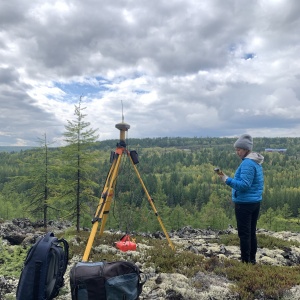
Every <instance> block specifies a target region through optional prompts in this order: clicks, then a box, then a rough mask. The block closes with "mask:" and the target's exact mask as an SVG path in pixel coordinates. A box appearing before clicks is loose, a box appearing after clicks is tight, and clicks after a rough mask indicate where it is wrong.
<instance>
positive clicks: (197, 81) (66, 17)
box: [0, 0, 300, 145]
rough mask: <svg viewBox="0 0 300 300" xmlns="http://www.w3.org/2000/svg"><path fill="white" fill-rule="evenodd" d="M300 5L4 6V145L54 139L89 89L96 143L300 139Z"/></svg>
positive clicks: (266, 0) (90, 2)
mask: <svg viewBox="0 0 300 300" xmlns="http://www.w3.org/2000/svg"><path fill="white" fill-rule="evenodd" d="M299 13H300V3H299V2H298V1H296V0H292V1H286V0H280V1H279V0H278V1H272V0H261V1H246V0H241V1H234V0H228V1H222V0H211V1H204V2H203V1H202V2H201V1H198V2H197V1H192V0H185V1H183V0H175V1H171V2H170V1H165V0H164V1H145V0H141V1H122V0H116V1H101V2H99V1H94V0H87V1H79V0H77V1H72V2H69V1H65V0H60V1H55V2H53V1H48V0H46V1H42V2H40V1H37V0H33V1H23V2H20V1H16V0H11V1H6V2H5V1H2V3H0V103H1V117H0V128H1V129H0V145H16V144H24V145H32V144H34V143H35V141H36V139H37V137H40V136H41V135H42V134H44V133H47V136H48V137H49V138H50V139H52V140H56V141H59V140H61V137H62V132H63V131H64V124H66V121H67V120H71V119H72V118H73V117H74V116H73V112H74V104H76V102H77V101H78V100H79V97H80V95H83V100H84V105H85V106H86V111H85V112H86V114H87V121H90V123H91V126H92V127H93V128H99V134H100V139H107V138H116V137H117V136H118V133H117V132H116V128H115V127H114V125H115V124H116V123H118V122H119V121H120V120H121V101H122V102H123V105H124V113H125V121H127V122H128V123H130V124H131V129H130V131H129V136H130V137H158V136H191V137H193V136H233V135H239V134H241V133H243V132H246V131H247V132H250V133H251V134H252V135H254V136H255V135H257V136H299V129H300V119H299V117H298V115H299V113H300V102H299V95H300V90H299V85H298V81H299V80H298V79H299V76H300V71H299V63H300V62H299V60H300V59H299V55H298V53H299V48H300V43H299V37H298V36H299V35H298V28H299V22H300V18H299Z"/></svg>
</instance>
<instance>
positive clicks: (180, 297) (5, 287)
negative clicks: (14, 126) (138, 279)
mask: <svg viewBox="0 0 300 300" xmlns="http://www.w3.org/2000/svg"><path fill="white" fill-rule="evenodd" d="M69 226H71V224H70V223H67V222H66V223H58V222H57V223H56V222H51V223H50V224H49V228H48V231H50V230H51V231H53V232H55V233H57V232H60V231H63V230H65V229H66V228H68V227H69ZM229 233H235V234H236V233H237V232H236V230H235V229H234V228H232V227H229V228H228V229H227V230H224V231H214V230H209V229H208V230H203V229H195V228H192V227H189V226H187V227H184V228H182V229H180V230H177V231H173V232H171V233H170V238H171V239H172V242H173V243H174V244H175V245H178V246H180V247H178V248H180V249H183V250H182V251H190V252H193V253H196V254H199V255H203V256H205V257H212V256H215V257H218V258H219V259H224V258H230V259H239V255H240V252H239V247H237V246H224V245H220V244H218V243H216V242H215V240H216V239H218V238H219V237H220V235H223V234H229ZM258 233H263V234H265V235H270V236H274V237H276V238H280V239H283V240H295V241H298V242H300V234H298V233H291V232H276V233H275V232H270V231H267V230H258ZM42 234H44V231H43V227H42V224H41V223H32V222H30V221H29V220H28V219H17V220H13V221H11V222H6V223H2V224H0V243H1V242H2V243H3V244H6V245H31V244H33V243H34V242H35V241H36V239H37V238H38V237H39V236H41V235H42ZM144 236H148V237H152V238H164V237H163V235H162V233H160V232H156V233H154V234H152V235H148V234H144ZM69 243H70V246H72V244H74V245H76V244H77V245H78V244H80V243H83V242H82V241H78V240H77V239H75V238H74V239H72V240H70V241H69ZM82 247H83V249H84V247H85V245H82ZM147 247H149V246H147V245H144V244H138V248H137V251H129V252H119V253H118V256H119V257H120V259H125V260H132V258H133V257H134V258H135V259H134V260H137V261H138V262H139V263H138V265H139V267H140V268H141V269H142V271H143V272H144V274H151V276H149V278H148V280H147V282H146V283H145V285H144V287H143V292H142V294H141V296H140V299H141V300H150V299H151V300H154V299H159V300H165V299H172V300H185V299H186V300H187V299H189V300H209V299H214V300H224V299H225V300H226V299H227V300H235V299H240V298H239V296H238V295H236V294H234V293H233V292H231V289H230V287H231V286H232V285H234V283H233V282H230V281H229V280H228V279H226V278H224V277H221V276H217V275H208V274H204V273H202V272H199V273H197V274H195V276H194V277H193V278H187V277H185V276H184V275H182V274H177V273H176V274H166V273H155V270H154V269H153V268H151V267H146V265H145V263H144V261H143V251H144V250H145V249H146V248H147ZM93 251H95V252H99V253H103V252H111V253H117V252H118V250H117V249H116V248H115V247H113V246H108V245H100V246H97V247H95V248H94V249H93ZM78 261H80V257H72V258H70V262H69V265H68V269H67V271H66V273H65V286H64V287H63V288H62V289H61V292H60V295H59V296H58V297H57V298H56V299H58V300H70V299H71V295H70V288H69V272H70V269H71V267H72V266H73V265H74V264H76V262H78ZM257 262H258V263H259V264H266V265H285V266H294V265H298V264H299V262H300V249H299V248H298V247H289V248H288V247H287V248H285V249H284V250H280V249H276V248H274V249H265V248H259V249H258V255H257ZM0 263H1V262H0ZM17 284H18V278H7V277H4V276H1V275H0V299H4V300H6V299H13V298H14V297H15V292H16V288H17ZM291 295H292V296H291ZM283 299H285V300H288V299H300V287H298V286H295V287H293V289H292V290H290V291H289V292H287V294H286V297H285V298H283Z"/></svg>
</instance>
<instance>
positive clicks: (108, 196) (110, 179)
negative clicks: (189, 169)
mask: <svg viewBox="0 0 300 300" xmlns="http://www.w3.org/2000/svg"><path fill="white" fill-rule="evenodd" d="M116 128H117V129H119V130H120V142H119V143H117V147H116V150H115V152H114V153H112V155H111V162H112V164H111V167H110V170H109V172H108V175H107V178H106V181H105V185H104V188H103V191H102V194H101V197H100V201H99V204H98V207H97V210H96V213H95V216H94V218H93V220H92V224H93V226H92V229H91V233H90V236H89V239H88V242H87V245H86V248H85V252H84V255H83V258H82V261H83V262H87V261H88V258H89V255H90V252H91V248H92V245H93V242H94V239H95V236H96V232H97V229H98V225H99V223H100V224H101V226H100V236H101V235H102V234H103V231H104V227H105V224H106V221H107V218H108V213H109V209H110V206H111V203H112V200H113V196H114V190H115V186H116V183H117V177H118V174H119V167H120V164H121V159H122V155H123V154H125V155H127V156H128V157H129V158H130V161H131V163H132V165H133V168H134V170H135V172H136V174H137V177H138V179H139V181H140V183H141V185H142V188H143V190H144V191H145V194H146V196H147V199H148V201H149V203H150V205H151V207H152V209H153V211H154V213H155V215H156V217H157V219H158V222H159V224H160V226H161V228H162V230H163V232H164V234H165V236H166V238H167V240H168V243H169V246H170V247H171V248H172V250H174V245H173V243H172V241H171V240H170V238H169V235H168V233H167V231H166V229H165V227H164V224H163V222H162V220H161V218H160V216H159V214H158V212H157V210H156V208H155V205H154V203H153V200H152V198H151V196H150V195H149V193H148V191H147V188H146V186H145V184H144V182H143V180H142V178H141V176H140V174H139V171H138V169H137V167H136V164H137V163H138V160H137V155H136V151H130V152H129V151H128V150H127V149H126V143H125V133H126V131H128V129H129V128H130V125H129V124H127V123H124V121H123V120H122V122H121V123H118V124H116Z"/></svg>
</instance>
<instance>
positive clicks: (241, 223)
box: [235, 202, 260, 263]
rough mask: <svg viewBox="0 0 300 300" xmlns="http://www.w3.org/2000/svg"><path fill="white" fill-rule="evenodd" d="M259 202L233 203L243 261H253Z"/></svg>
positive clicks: (255, 248)
mask: <svg viewBox="0 0 300 300" xmlns="http://www.w3.org/2000/svg"><path fill="white" fill-rule="evenodd" d="M259 209H260V202H259V203H253V204H252V203H251V204H248V203H247V204H237V203H236V204H235V217H236V221H237V229H238V235H239V238H240V249H241V259H242V261H243V262H246V263H248V262H252V263H255V255H256V251H257V239H256V224H257V219H258V215H259Z"/></svg>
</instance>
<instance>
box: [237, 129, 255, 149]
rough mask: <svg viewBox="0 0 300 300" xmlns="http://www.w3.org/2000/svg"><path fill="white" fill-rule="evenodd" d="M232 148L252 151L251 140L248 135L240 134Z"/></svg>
mask: <svg viewBox="0 0 300 300" xmlns="http://www.w3.org/2000/svg"><path fill="white" fill-rule="evenodd" d="M233 146H234V148H241V149H245V150H250V151H251V150H252V148H253V139H252V137H251V135H250V134H247V133H245V134H242V135H241V136H240V137H239V138H238V139H237V141H236V142H235V143H234V145H233Z"/></svg>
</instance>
